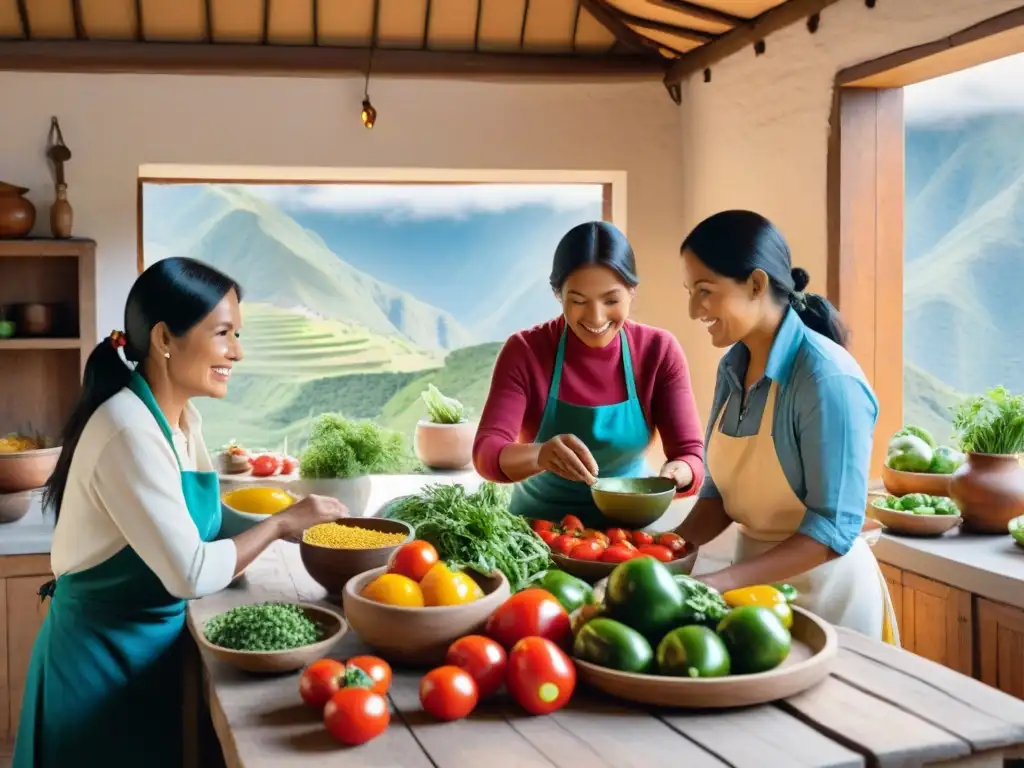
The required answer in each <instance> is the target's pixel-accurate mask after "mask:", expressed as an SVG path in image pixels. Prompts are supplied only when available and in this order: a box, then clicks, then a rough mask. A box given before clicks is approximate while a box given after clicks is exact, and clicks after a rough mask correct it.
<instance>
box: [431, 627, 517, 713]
mask: <svg viewBox="0 0 1024 768" xmlns="http://www.w3.org/2000/svg"><path fill="white" fill-rule="evenodd" d="M507 661H508V656H507V655H506V654H505V649H504V648H502V647H501V645H500V644H499V643H498V642H497V641H495V640H492V639H491V638H489V637H484V636H483V635H467V636H466V637H462V638H459V639H458V640H456V641H455V642H454V643H452V644H451V645H450V646H449V647H448V655H447V656H446V657H445V662H446V663H447V664H450V665H452V666H453V667H458V668H459V669H464V670H465V671H466V672H468V673H469V676H470V677H472V678H473V682H474V683H476V690H477V693H478V694H479V695H480V698H481V699H485V698H487V697H488V696H490V695H492V694H493V693H494V692H495V691H497V690H498V689H499V688H500V687H501V683H502V681H503V680H504V679H505V664H506V662H507Z"/></svg>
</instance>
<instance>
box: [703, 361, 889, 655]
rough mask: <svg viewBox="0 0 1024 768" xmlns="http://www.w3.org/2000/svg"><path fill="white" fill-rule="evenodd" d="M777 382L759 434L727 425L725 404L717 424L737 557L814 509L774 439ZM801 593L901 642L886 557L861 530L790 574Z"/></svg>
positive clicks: (838, 621) (818, 610) (838, 619)
mask: <svg viewBox="0 0 1024 768" xmlns="http://www.w3.org/2000/svg"><path fill="white" fill-rule="evenodd" d="M777 393H778V389H777V386H776V383H775V382H774V381H773V382H772V383H771V389H770V390H769V392H768V400H767V402H766V403H765V408H764V415H763V416H762V417H761V426H760V428H759V429H758V432H757V434H756V435H753V436H751V437H730V436H729V435H725V434H723V433H722V432H720V431H719V428H720V426H721V421H722V416H723V415H724V414H725V410H726V409H725V406H723V407H722V409H721V413H720V414H719V416H718V419H717V420H716V422H715V425H714V428H713V429H712V430H711V439H710V440H709V441H708V446H707V449H706V450H707V462H708V471H709V472H710V474H711V477H712V478H713V479H714V481H715V486H716V487H717V488H718V491H719V493H720V494H721V496H722V501H723V503H724V505H725V511H726V513H727V514H728V515H729V517H730V518H732V520H733V521H734V522H736V523H737V524H738V527H739V535H738V537H737V541H736V552H735V556H734V558H733V562H735V563H739V562H743V561H744V560H749V559H751V558H753V557H756V556H758V555H760V554H762V553H763V552H767V551H768V550H770V549H771V548H772V547H774V546H775V545H776V544H778V543H779V542H781V541H784V540H785V539H788V538H789V537H790V536H792V535H793V534H794V533H796V532H797V530H798V528H799V527H800V523H801V521H802V520H803V518H804V514H805V512H806V507H805V506H804V504H803V502H802V501H800V499H799V498H798V497H797V495H796V494H795V493H794V492H793V489H792V487H790V485H789V481H788V480H787V479H786V475H785V472H784V471H783V469H782V465H781V464H780V463H779V457H778V455H777V454H776V453H775V444H774V440H773V439H772V424H773V423H774V417H775V397H776V394H777ZM787 583H789V584H792V585H793V587H795V588H796V589H797V590H798V591H799V593H800V596H799V597H798V598H797V600H796V604H797V605H799V606H800V607H801V608H804V609H806V610H808V611H810V612H811V613H813V614H815V615H817V616H820V617H821V618H822V619H824V620H825V621H827V622H829V623H830V624H834V625H836V626H840V627H846V628H848V629H852V630H854V631H855V632H859V633H861V634H863V635H867V636H868V637H873V638H876V639H880V640H884V641H885V642H887V643H890V644H891V645H895V646H899V644H900V642H899V628H898V627H897V625H896V618H895V613H894V612H893V607H892V601H891V599H890V597H889V589H888V587H887V585H886V583H885V578H884V576H883V575H882V571H881V569H880V568H879V567H878V561H877V560H875V556H874V553H872V552H871V548H870V547H869V545H868V543H867V541H866V540H865V539H864V538H863V536H860V537H858V538H857V539H856V541H855V542H854V544H853V547H852V548H851V549H850V551H849V552H847V553H846V554H845V555H843V556H841V557H836V558H834V559H833V560H830V561H828V562H827V563H824V564H822V565H819V566H818V567H817V568H814V569H812V570H811V571H808V572H807V573H804V574H801V575H799V576H796V577H794V578H792V579H789V580H788V582H787Z"/></svg>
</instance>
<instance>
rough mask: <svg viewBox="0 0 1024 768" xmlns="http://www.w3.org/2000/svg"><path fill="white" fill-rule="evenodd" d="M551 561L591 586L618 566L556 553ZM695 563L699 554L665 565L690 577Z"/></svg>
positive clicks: (553, 553) (694, 553) (552, 555)
mask: <svg viewBox="0 0 1024 768" xmlns="http://www.w3.org/2000/svg"><path fill="white" fill-rule="evenodd" d="M551 559H552V560H553V561H554V563H555V565H557V566H558V568H559V569H560V570H563V571H565V572H566V573H571V574H572V575H573V576H575V577H576V578H577V579H583V581H585V582H587V583H589V584H593V583H595V582H597V581H600V580H601V579H603V578H605V577H606V576H608V575H609V574H610V573H611V572H612V571H613V570H615V566H616V565H618V563H598V562H594V561H593V560H575V559H573V558H571V557H568V556H566V555H559V554H557V553H555V552H552V553H551ZM695 562H697V553H696V552H692V553H690V554H689V555H687V556H686V557H680V558H679V559H678V560H672V561H671V562H668V563H665V567H666V568H668V569H669V570H670V571H672V573H685V574H687V575H689V573H690V571H692V570H693V564H694V563H695Z"/></svg>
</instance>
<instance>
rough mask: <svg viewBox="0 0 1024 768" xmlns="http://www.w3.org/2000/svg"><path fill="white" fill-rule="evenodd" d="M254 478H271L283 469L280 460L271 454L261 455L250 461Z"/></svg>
mask: <svg viewBox="0 0 1024 768" xmlns="http://www.w3.org/2000/svg"><path fill="white" fill-rule="evenodd" d="M249 467H250V469H251V471H252V476H253V477H270V476H271V475H273V474H276V473H277V471H278V470H279V469H280V468H281V462H280V460H279V459H278V458H277V457H276V456H274V455H273V454H270V453H261V454H260V455H259V456H256V457H254V458H253V459H251V460H250V461H249Z"/></svg>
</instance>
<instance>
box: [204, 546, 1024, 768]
mask: <svg viewBox="0 0 1024 768" xmlns="http://www.w3.org/2000/svg"><path fill="white" fill-rule="evenodd" d="M275 599H276V600H305V601H315V602H321V603H324V604H326V605H329V606H330V607H333V608H334V609H335V610H339V608H338V606H337V605H333V604H331V603H327V602H326V595H325V593H324V591H323V590H322V589H321V588H320V587H319V586H318V585H317V584H316V583H315V582H313V581H312V580H311V579H310V577H309V576H308V574H307V573H306V572H305V569H304V568H303V567H302V563H301V560H300V558H299V554H298V547H297V546H295V545H293V544H287V543H283V542H279V543H277V544H275V545H274V546H273V547H271V548H270V549H268V550H267V551H266V552H265V553H264V554H263V555H262V556H261V557H260V558H258V559H257V560H256V562H254V563H253V565H252V566H250V568H249V569H248V571H247V574H246V578H245V581H244V583H242V584H240V585H239V586H237V587H235V588H231V589H228V590H225V591H223V592H220V593H218V594H216V595H212V596H210V597H206V598H203V599H201V600H196V601H193V602H192V603H191V604H190V607H189V620H190V621H189V624H190V628H192V630H193V631H196V630H195V627H196V626H201V625H202V623H203V622H204V621H206V620H207V619H209V618H210V617H212V616H214V615H216V614H218V613H220V612H222V611H224V610H227V609H228V608H230V607H232V606H234V605H238V604H242V603H249V602H256V601H262V600H275ZM193 648H194V646H193ZM367 651H368V649H367V648H366V647H365V646H363V644H362V642H361V641H360V640H359V638H358V637H357V636H356V635H355V633H353V632H351V631H350V632H349V633H348V634H347V635H345V636H344V637H343V638H342V639H341V641H340V642H339V643H338V644H337V645H336V646H335V647H334V649H333V650H332V651H331V653H330V654H329V655H330V656H333V657H336V658H342V659H343V658H348V657H349V656H351V655H354V654H357V653H363V652H367ZM194 653H195V652H194ZM194 658H195V662H196V664H197V667H196V669H195V670H194V674H193V675H192V676H191V677H190V679H191V680H196V681H199V680H201V681H202V682H201V683H200V685H201V686H202V694H203V695H202V697H199V696H198V695H197V694H194V695H193V699H192V700H193V702H198V701H201V700H205V701H206V702H207V703H208V707H209V713H210V714H209V721H208V722H205V723H203V722H200V723H195V722H193V723H190V724H189V726H187V733H190V734H195V733H197V732H203V731H204V730H205V731H206V732H211V731H212V733H213V734H215V743H216V744H219V747H220V749H221V750H222V752H223V756H224V761H225V763H226V765H228V766H245V767H246V768H259V767H262V766H268V767H269V766H285V765H287V766H290V767H294V768H302V766H305V765H309V766H314V765H316V766H319V765H323V764H324V760H325V758H327V759H330V757H332V756H338V757H339V759H343V760H344V764H345V765H346V766H349V768H370V766H373V767H374V768H380V767H381V766H396V768H397V766H402V767H403V768H420V767H421V766H422V767H423V768H428V767H429V766H435V767H437V768H477V767H478V766H480V765H488V766H489V768H503V767H504V766H509V768H512V767H513V766H514V767H515V768H541V767H543V768H552V766H565V768H571V766H574V765H578V764H579V763H580V762H581V761H582V762H586V763H588V764H590V765H594V766H604V767H605V768H611V767H612V766H637V765H645V766H651V768H658V767H660V766H678V765H681V764H685V765H689V766H694V767H695V768H696V767H698V766H699V767H701V768H726V767H727V766H732V767H733V768H763V767H764V766H777V767H778V768H785V767H789V768H797V767H798V766H805V767H807V768H810V767H811V766H849V767H850V768H853V767H855V766H865V765H880V766H897V765H898V766H918V765H927V764H931V763H938V762H942V765H944V766H950V767H952V766H966V765H971V766H979V767H980V766H991V767H992V768H998V767H999V766H1001V765H1002V760H1003V758H1004V756H1016V755H1018V754H1020V747H1021V745H1022V744H1024V702H1022V701H1020V700H1018V699H1015V698H1013V697H1011V696H1008V695H1006V694H1003V693H1001V692H999V691H997V690H995V689H994V688H990V687H988V686H986V685H983V684H982V683H979V682H977V681H975V680H972V679H971V678H968V677H966V676H963V675H960V674H958V673H956V672H953V671H952V670H949V669H946V668H944V667H942V666H940V665H938V664H935V663H933V662H930V661H928V660H926V659H924V658H921V657H918V656H914V655H913V654H910V653H907V652H905V651H901V650H899V649H896V648H892V647H891V646H885V645H882V644H881V643H879V642H875V641H872V640H868V639H866V638H864V637H863V636H859V635H855V634H853V633H850V632H847V631H845V630H840V651H839V656H838V659H837V662H836V666H835V668H834V671H833V674H832V676H831V677H829V678H828V679H826V680H825V681H824V682H823V683H822V684H821V685H819V686H817V687H815V688H813V689H811V690H809V691H807V692H805V693H803V694H800V695H798V696H795V697H793V698H791V699H788V700H786V701H783V702H779V703H778V704H775V705H763V706H758V707H751V708H747V709H742V710H736V711H722V712H717V713H714V712H712V713H708V712H699V713H696V712H695V713H687V712H668V711H644V710H641V709H634V708H632V707H629V706H626V705H624V704H622V703H620V702H616V701H613V700H611V699H609V698H607V697H603V696H599V695H596V694H589V693H587V692H586V691H584V690H578V691H577V693H576V694H575V695H574V697H573V700H572V702H570V704H569V705H568V706H567V707H566V708H565V709H563V710H561V711H560V712H558V713H555V714H553V715H548V716H543V717H529V716H526V715H525V714H523V713H522V712H521V711H520V710H519V709H518V708H517V707H516V706H515V705H514V704H513V703H512V702H511V701H509V700H508V699H506V698H504V697H503V695H501V694H499V696H498V697H497V698H496V699H494V700H491V701H488V702H486V703H484V704H482V705H481V706H479V707H478V709H477V711H476V712H475V713H474V714H472V715H471V716H470V717H469V718H467V719H465V720H462V721H456V722H450V723H442V722H438V721H436V720H434V719H433V718H432V717H430V716H429V715H427V714H425V713H424V712H423V711H422V710H421V709H420V705H419V699H418V693H417V691H418V682H419V678H420V676H421V674H422V672H421V671H420V672H416V671H409V670H401V669H396V670H395V675H394V682H393V684H392V689H391V692H390V695H389V698H390V703H391V707H392V713H393V714H392V720H391V725H390V727H389V728H388V730H387V731H385V732H384V733H383V734H382V735H381V736H379V737H378V738H377V739H375V740H373V741H371V742H369V743H367V744H364V745H362V746H360V747H355V748H345V747H342V746H340V745H338V744H336V743H334V742H333V741H332V740H331V739H330V737H329V736H328V735H327V733H326V731H325V730H324V728H323V726H322V724H321V722H320V719H319V717H318V716H317V715H316V714H315V713H314V712H312V711H310V710H309V709H308V708H306V707H304V706H303V705H302V703H301V700H300V699H299V694H298V683H297V679H298V676H297V674H288V675H276V676H255V675H250V674H247V673H244V672H241V671H238V670H236V669H234V668H233V667H230V666H228V665H225V664H224V663H222V662H219V661H217V660H216V659H213V658H212V657H210V656H208V655H206V654H203V655H199V654H198V653H195V656H194ZM190 712H191V710H190ZM209 722H212V729H211V728H210V725H209ZM186 741H187V742H189V741H190V742H191V744H192V747H193V749H194V750H196V751H198V747H197V746H196V745H195V741H196V740H195V738H191V739H190V738H189V737H187V739H186ZM194 754H195V752H193V755H194ZM341 755H344V757H343V758H341V757H340V756H341Z"/></svg>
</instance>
